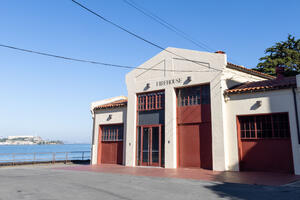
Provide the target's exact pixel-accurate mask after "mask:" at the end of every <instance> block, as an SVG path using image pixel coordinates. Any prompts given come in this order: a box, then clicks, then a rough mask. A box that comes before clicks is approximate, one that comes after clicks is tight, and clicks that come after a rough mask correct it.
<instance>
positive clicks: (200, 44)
mask: <svg viewBox="0 0 300 200" xmlns="http://www.w3.org/2000/svg"><path fill="white" fill-rule="evenodd" d="M123 1H124V2H125V3H126V4H128V5H129V6H131V7H133V8H134V9H136V10H138V11H139V12H141V13H142V14H144V15H145V16H147V17H149V18H151V19H153V20H154V21H156V22H158V23H159V24H161V25H162V26H164V27H166V28H167V29H169V30H171V31H173V32H174V33H176V34H177V35H179V36H181V37H183V38H184V39H186V40H188V41H189V42H191V43H193V44H194V45H196V46H198V47H200V48H202V49H204V50H207V51H212V52H214V51H215V50H214V49H212V48H210V47H209V46H208V45H206V44H205V43H203V42H199V41H197V40H195V39H193V38H191V36H189V35H188V34H187V33H185V32H184V31H182V30H180V29H178V28H177V27H175V26H174V25H172V24H170V23H168V22H167V21H166V20H164V19H162V18H161V17H159V16H157V15H155V14H154V13H152V12H150V11H149V10H147V9H145V8H143V7H141V6H139V5H137V3H134V2H133V1H130V0H129V1H127V0H123Z"/></svg>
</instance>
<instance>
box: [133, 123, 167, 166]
mask: <svg viewBox="0 0 300 200" xmlns="http://www.w3.org/2000/svg"><path fill="white" fill-rule="evenodd" d="M162 126H163V125H162V124H151V125H140V126H137V128H139V127H140V128H141V144H139V145H140V147H141V149H140V154H139V155H140V159H139V162H138V161H137V156H136V163H137V165H138V166H155V167H161V134H162V133H161V132H162ZM153 127H158V130H159V131H158V137H159V139H158V163H153V162H152V128H153ZM144 128H149V129H150V134H149V136H148V137H149V140H148V141H149V142H150V143H149V152H148V153H149V155H148V158H149V161H148V162H143V135H144V134H143V133H144ZM137 134H138V133H137ZM136 144H137V145H136V147H138V140H137V143H136ZM136 150H137V151H136V152H138V148H136Z"/></svg>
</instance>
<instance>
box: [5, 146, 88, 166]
mask: <svg viewBox="0 0 300 200" xmlns="http://www.w3.org/2000/svg"><path fill="white" fill-rule="evenodd" d="M90 151H91V144H51V145H0V163H1V162H2V163H3V162H11V161H13V160H14V161H15V162H31V161H34V160H35V161H51V160H53V159H55V160H66V159H68V160H88V159H90V157H91V152H90Z"/></svg>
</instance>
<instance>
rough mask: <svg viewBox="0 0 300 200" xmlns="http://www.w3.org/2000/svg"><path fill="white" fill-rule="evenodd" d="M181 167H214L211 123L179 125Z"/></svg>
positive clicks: (179, 158)
mask: <svg viewBox="0 0 300 200" xmlns="http://www.w3.org/2000/svg"><path fill="white" fill-rule="evenodd" d="M178 134H179V135H178V145H179V147H178V148H179V149H178V154H179V155H178V160H179V163H178V164H179V167H197V168H204V169H212V136H211V123H210V122H209V123H201V124H184V125H179V126H178Z"/></svg>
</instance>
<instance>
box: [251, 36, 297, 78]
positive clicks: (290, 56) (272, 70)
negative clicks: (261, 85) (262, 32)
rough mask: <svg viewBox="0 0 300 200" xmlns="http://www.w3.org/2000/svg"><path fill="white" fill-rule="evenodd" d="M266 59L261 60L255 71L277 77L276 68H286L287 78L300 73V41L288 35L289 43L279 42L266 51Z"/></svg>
mask: <svg viewBox="0 0 300 200" xmlns="http://www.w3.org/2000/svg"><path fill="white" fill-rule="evenodd" d="M265 54H267V55H266V56H264V57H261V58H260V59H259V60H260V61H261V62H260V63H258V64H257V66H256V68H254V70H257V71H260V72H263V73H266V74H270V75H276V67H277V66H282V67H284V74H285V75H286V76H293V75H296V74H299V73H300V39H298V40H296V39H295V37H293V36H292V35H288V39H287V41H282V42H277V43H276V44H275V45H274V46H272V47H270V48H267V49H266V50H265Z"/></svg>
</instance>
